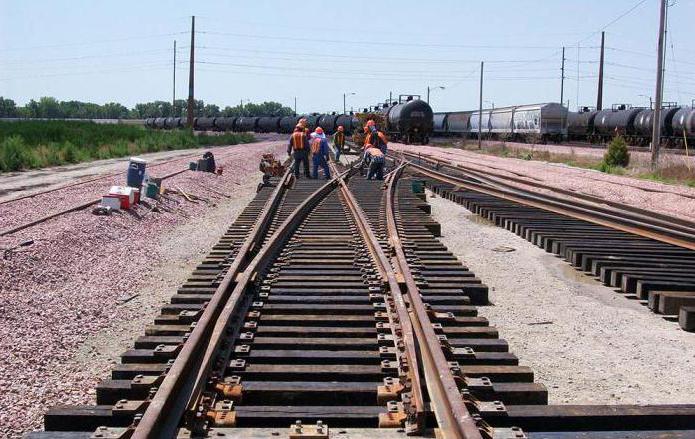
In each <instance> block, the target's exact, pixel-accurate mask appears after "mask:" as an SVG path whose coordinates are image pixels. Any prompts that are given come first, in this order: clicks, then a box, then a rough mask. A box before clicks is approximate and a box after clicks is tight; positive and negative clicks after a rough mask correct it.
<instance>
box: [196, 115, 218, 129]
mask: <svg viewBox="0 0 695 439" xmlns="http://www.w3.org/2000/svg"><path fill="white" fill-rule="evenodd" d="M215 119H217V118H216V117H196V118H194V119H193V129H194V130H196V131H210V130H214V129H215Z"/></svg>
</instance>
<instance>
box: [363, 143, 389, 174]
mask: <svg viewBox="0 0 695 439" xmlns="http://www.w3.org/2000/svg"><path fill="white" fill-rule="evenodd" d="M367 146H368V148H367V152H366V155H368V156H369V172H367V180H371V179H372V178H373V177H375V178H376V179H377V180H383V179H384V162H385V160H384V153H383V152H382V151H381V150H380V149H379V148H376V147H374V146H373V145H367Z"/></svg>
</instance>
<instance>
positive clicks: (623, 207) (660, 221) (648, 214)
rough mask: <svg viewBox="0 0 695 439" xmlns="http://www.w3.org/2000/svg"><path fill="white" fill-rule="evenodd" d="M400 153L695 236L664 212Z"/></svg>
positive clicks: (691, 226)
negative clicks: (563, 197)
mask: <svg viewBox="0 0 695 439" xmlns="http://www.w3.org/2000/svg"><path fill="white" fill-rule="evenodd" d="M399 154H403V155H404V156H407V157H411V158H418V159H419V160H424V161H426V162H429V163H432V164H434V165H435V166H439V165H441V164H444V166H447V167H450V168H452V169H454V170H456V171H459V172H462V173H465V174H468V175H471V176H474V177H476V179H478V180H481V181H487V182H488V183H490V184H495V185H498V186H501V187H503V188H505V189H509V190H519V189H520V188H519V187H518V186H514V185H511V184H509V183H507V182H506V181H505V180H507V181H513V182H516V183H519V184H524V185H527V186H532V187H536V188H540V189H546V190H550V191H552V192H557V193H559V194H562V195H566V196H569V197H574V198H579V199H583V200H586V201H589V202H591V203H595V204H598V205H599V206H596V209H597V210H601V211H602V212H605V213H615V212H616V210H613V209H607V208H605V207H602V206H600V205H601V204H603V205H606V206H610V207H612V208H614V209H617V210H618V211H619V213H620V214H625V215H631V216H632V218H633V219H636V220H641V221H644V222H648V223H653V224H654V225H656V226H666V227H669V228H673V227H676V228H679V229H680V230H681V231H682V232H684V233H691V234H695V222H692V221H687V220H684V219H681V218H676V217H673V216H670V215H666V214H663V213H659V212H653V211H649V210H646V209H640V208H638V207H634V206H630V205H627V204H624V203H619V202H615V201H610V200H606V199H603V198H600V197H596V196H593V195H588V194H578V193H576V192H573V191H570V190H566V189H561V188H556V187H550V186H547V185H545V184H543V183H538V182H535V181H528V180H526V179H522V178H518V177H512V176H508V175H501V174H499V173H495V172H490V171H485V172H481V171H478V170H476V169H473V168H471V167H469V166H465V165H462V164H459V163H452V162H451V161H449V160H444V159H434V158H431V157H419V156H417V155H415V154H413V153H410V152H407V151H404V152H400V151H399ZM665 193H673V192H665ZM544 196H546V197H549V198H553V199H555V200H556V201H562V200H563V199H562V198H559V197H553V196H551V195H544ZM621 211H626V212H621Z"/></svg>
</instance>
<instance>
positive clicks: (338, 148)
mask: <svg viewBox="0 0 695 439" xmlns="http://www.w3.org/2000/svg"><path fill="white" fill-rule="evenodd" d="M333 146H334V147H335V161H336V162H339V161H340V154H341V153H342V152H343V148H345V129H344V128H343V126H342V125H338V131H336V132H335V134H333Z"/></svg>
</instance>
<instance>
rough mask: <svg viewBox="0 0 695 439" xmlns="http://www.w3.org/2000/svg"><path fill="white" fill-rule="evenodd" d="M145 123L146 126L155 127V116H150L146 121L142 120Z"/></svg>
mask: <svg viewBox="0 0 695 439" xmlns="http://www.w3.org/2000/svg"><path fill="white" fill-rule="evenodd" d="M142 123H143V125H145V128H154V118H153V117H148V118H147V119H145V120H144V121H142Z"/></svg>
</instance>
